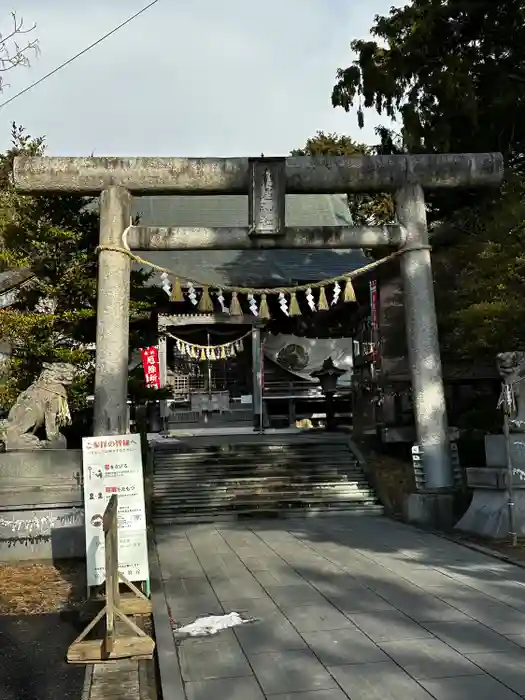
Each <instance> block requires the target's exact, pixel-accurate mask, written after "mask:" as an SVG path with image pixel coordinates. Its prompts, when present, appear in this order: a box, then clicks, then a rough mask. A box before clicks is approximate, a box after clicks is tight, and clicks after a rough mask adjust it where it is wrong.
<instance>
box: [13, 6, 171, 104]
mask: <svg viewBox="0 0 525 700" xmlns="http://www.w3.org/2000/svg"><path fill="white" fill-rule="evenodd" d="M158 2H159V0H152V2H150V3H149V4H148V5H146V6H145V7H143V8H142V9H141V10H139V11H138V12H135V14H134V15H131V17H128V19H126V20H125V21H124V22H122V23H121V24H119V25H118V26H117V27H114V28H113V29H112V30H111V31H110V32H108V33H107V34H104V36H101V37H100V39H97V40H96V41H94V42H93V43H92V44H90V45H89V46H86V48H85V49H82V51H79V53H77V54H75V55H74V56H72V57H71V58H69V59H68V60H67V61H65V62H64V63H61V64H60V65H59V66H57V67H56V68H54V69H53V70H52V71H50V72H49V73H46V75H44V76H42V77H41V78H39V79H38V80H36V81H35V82H34V83H31V85H28V86H27V87H26V88H24V89H23V90H20V92H17V93H16V95H13V97H10V98H9V99H8V100H6V101H5V102H2V103H0V109H2V107H6V106H7V105H8V104H11V102H13V101H14V100H16V99H17V98H18V97H21V96H22V95H25V94H26V92H29V90H32V89H33V88H34V87H36V86H37V85H40V83H43V82H44V80H47V79H48V78H50V77H51V76H52V75H55V73H58V71H60V70H62V68H65V67H66V66H69V64H70V63H73V61H76V60H77V58H80V57H81V56H83V55H84V54H86V53H88V51H91V49H93V48H95V46H98V45H99V44H101V43H102V42H103V41H105V40H106V39H108V38H109V37H110V36H112V35H113V34H115V32H118V30H119V29H122V27H125V26H126V24H129V23H130V22H132V21H133V20H134V19H136V18H137V17H138V16H139V15H141V14H143V13H144V12H146V10H149V8H150V7H153V5H156V4H157V3H158Z"/></svg>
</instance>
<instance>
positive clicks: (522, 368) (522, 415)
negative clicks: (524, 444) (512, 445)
mask: <svg viewBox="0 0 525 700" xmlns="http://www.w3.org/2000/svg"><path fill="white" fill-rule="evenodd" d="M496 363H497V367H498V372H499V375H500V377H501V379H502V381H503V382H504V383H505V384H508V385H510V387H511V388H512V393H513V396H514V405H515V410H514V415H513V416H512V417H511V418H510V420H509V428H510V430H511V432H513V433H523V432H525V352H518V351H514V352H500V353H499V354H498V355H497V356H496Z"/></svg>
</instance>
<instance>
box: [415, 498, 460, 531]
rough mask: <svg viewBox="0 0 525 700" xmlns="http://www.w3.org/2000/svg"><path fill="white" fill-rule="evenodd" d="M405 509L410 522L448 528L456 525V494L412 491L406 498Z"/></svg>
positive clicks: (443, 528) (442, 528)
mask: <svg viewBox="0 0 525 700" xmlns="http://www.w3.org/2000/svg"><path fill="white" fill-rule="evenodd" d="M404 510H405V519H406V520H407V521H408V522H409V523H414V524H417V525H426V526H427V527H433V528H438V529H441V530H448V529H449V528H451V527H452V526H453V525H454V494H453V493H449V492H447V493H436V492H431V491H429V492H421V493H411V494H409V496H408V497H407V498H406V500H405V508H404Z"/></svg>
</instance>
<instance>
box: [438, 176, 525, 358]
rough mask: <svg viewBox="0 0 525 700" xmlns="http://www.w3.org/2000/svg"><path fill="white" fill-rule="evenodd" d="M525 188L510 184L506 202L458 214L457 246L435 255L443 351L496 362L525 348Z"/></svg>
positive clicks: (454, 230)
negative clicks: (500, 355) (502, 355)
mask: <svg viewBox="0 0 525 700" xmlns="http://www.w3.org/2000/svg"><path fill="white" fill-rule="evenodd" d="M524 195H525V184H524V183H523V181H521V180H518V179H516V180H513V181H512V182H507V183H505V185H504V187H503V188H502V196H501V199H500V200H499V201H497V202H495V203H487V204H485V206H482V207H479V208H478V209H469V210H467V211H465V212H463V213H458V215H457V216H456V218H455V221H454V222H452V223H451V224H449V225H448V229H449V234H451V236H454V237H455V241H454V243H453V245H452V246H451V247H449V248H445V249H443V250H442V251H441V252H439V253H437V254H436V255H435V256H434V273H435V282H436V284H435V290H436V299H437V305H438V311H439V312H440V314H439V315H440V324H441V331H442V336H441V339H442V346H443V351H444V352H445V353H448V354H450V355H454V356H458V355H459V356H462V357H464V358H473V357H475V358H478V359H484V360H486V361H488V362H491V363H492V362H494V356H495V354H496V353H497V352H502V351H504V350H509V349H510V350H512V349H516V348H522V347H525V328H524V327H523V326H522V324H521V322H520V320H521V318H523V315H524V312H525V304H524V298H525V297H524V294H525V254H524V250H525V196H524Z"/></svg>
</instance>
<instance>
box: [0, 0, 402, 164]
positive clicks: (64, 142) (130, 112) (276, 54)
mask: <svg viewBox="0 0 525 700" xmlns="http://www.w3.org/2000/svg"><path fill="white" fill-rule="evenodd" d="M10 4H11V5H12V7H9V2H8V0H5V2H3V3H2V6H3V7H2V9H1V10H0V28H1V30H2V31H3V33H4V34H5V33H6V32H7V31H8V30H9V28H10V19H9V15H8V11H9V10H11V9H13V10H16V11H17V13H18V14H19V15H20V16H23V17H24V19H25V21H26V24H27V25H29V24H31V23H32V22H36V24H37V30H36V31H35V36H38V38H39V40H40V49H41V55H40V57H39V58H37V59H35V60H34V61H33V65H32V67H31V68H29V69H26V68H17V69H16V70H15V71H12V72H10V73H9V74H6V75H5V77H6V80H7V82H8V83H9V85H8V86H6V88H5V90H4V93H3V95H1V98H3V100H6V99H8V98H9V97H11V96H12V95H14V94H15V93H16V92H18V91H19V90H22V89H23V88H25V87H26V86H27V85H29V84H30V83H31V82H33V81H35V80H37V79H38V78H40V77H41V76H42V75H44V74H45V73H47V72H48V71H50V70H52V69H53V68H55V67H56V66H57V65H59V64H60V63H62V62H63V61H65V60H67V59H68V58H70V57H71V56H72V55H74V54H75V53H77V52H78V51H80V50H81V49H83V48H84V47H85V46H87V45H88V44H90V43H91V42H93V41H95V40H96V39H97V38H99V37H100V36H101V35H103V34H105V33H106V32H107V31H109V30H110V29H112V28H113V27H114V26H115V25H117V24H118V23H120V22H121V21H123V20H125V19H126V18H127V17H128V16H129V15H131V14H133V13H134V12H136V11H137V10H139V9H140V8H141V7H143V6H144V5H145V4H147V0H89V1H87V2H86V1H84V2H80V1H79V0H11V3H10ZM391 4H393V0H367V2H361V1H359V0H160V2H158V4H157V5H155V6H154V7H152V8H151V9H150V10H148V11H147V12H146V13H145V14H143V15H142V16H140V17H139V18H137V19H136V20H135V21H134V22H132V23H131V24H129V25H128V26H127V27H125V28H124V29H122V30H120V31H119V32H118V33H117V34H115V35H114V36H112V37H110V38H109V39H107V40H106V41H105V42H104V43H102V44H101V45H99V46H97V47H96V48H94V49H92V50H91V51H90V52H89V53H88V54H86V55H85V56H83V57H81V58H79V59H78V60H77V61H75V62H74V63H72V64H71V65H70V66H68V67H66V68H64V69H63V70H61V71H60V72H59V73H57V74H56V75H54V76H52V77H51V78H49V79H48V80H46V81H45V82H43V83H42V84H41V85H39V86H37V87H35V88H34V89H33V90H31V91H30V92H28V93H27V94H25V95H23V96H22V97H20V98H18V99H16V100H15V101H14V102H12V103H11V104H9V105H7V106H6V107H3V108H1V109H0V150H2V151H3V150H5V149H6V148H7V147H8V145H9V134H10V125H11V123H12V122H13V121H15V122H17V123H19V124H21V125H23V126H25V127H26V128H27V130H28V131H29V132H30V133H31V134H33V135H39V136H40V135H45V136H46V140H47V144H48V147H49V151H48V152H49V154H53V155H89V154H90V153H92V152H94V153H95V155H128V156H136V155H152V156H153V155H166V156H168V155H174V156H175V155H179V156H184V155H186V156H206V155H208V156H228V155H231V156H237V155H259V154H260V153H261V152H264V154H265V155H284V154H286V153H287V152H288V151H289V150H290V149H292V148H296V147H300V146H302V145H303V144H304V142H305V141H306V139H307V138H308V137H309V136H311V135H313V134H314V133H315V132H316V131H317V130H324V131H337V132H339V133H345V134H348V135H351V136H353V137H354V138H356V139H358V140H361V141H366V142H368V143H373V142H375V137H374V131H373V127H374V126H375V125H376V124H378V123H379V121H378V118H377V117H376V116H375V115H374V114H371V115H370V116H369V117H368V118H367V120H366V127H365V129H364V130H361V131H360V130H359V129H358V127H357V123H356V119H355V115H354V114H347V113H346V112H344V110H342V109H334V108H333V107H332V106H331V103H330V95H331V90H332V86H333V84H334V77H335V72H336V69H337V68H338V67H346V66H347V65H349V63H350V61H351V59H352V56H351V53H350V47H349V44H350V41H351V40H352V39H354V38H364V37H366V36H367V35H368V30H369V28H370V27H371V25H372V23H373V18H374V15H375V14H378V13H379V14H385V13H387V12H388V9H389V7H390V5H391ZM2 13H3V14H2Z"/></svg>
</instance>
